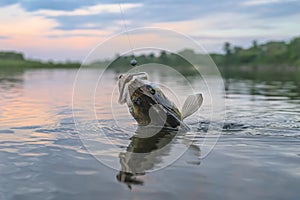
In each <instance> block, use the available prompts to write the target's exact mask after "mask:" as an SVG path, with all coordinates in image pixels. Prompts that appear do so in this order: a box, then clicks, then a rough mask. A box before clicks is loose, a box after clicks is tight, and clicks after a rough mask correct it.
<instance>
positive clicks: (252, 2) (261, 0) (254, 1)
mask: <svg viewBox="0 0 300 200" xmlns="http://www.w3.org/2000/svg"><path fill="white" fill-rule="evenodd" d="M289 2H297V0H248V1H245V2H242V3H241V5H244V6H260V5H266V4H275V3H289Z"/></svg>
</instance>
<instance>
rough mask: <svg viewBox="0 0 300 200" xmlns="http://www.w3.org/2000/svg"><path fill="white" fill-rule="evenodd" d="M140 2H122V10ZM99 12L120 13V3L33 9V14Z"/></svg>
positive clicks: (84, 13) (77, 14) (72, 14)
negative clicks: (71, 7) (70, 8)
mask: <svg viewBox="0 0 300 200" xmlns="http://www.w3.org/2000/svg"><path fill="white" fill-rule="evenodd" d="M140 6H142V4H140V3H137V4H122V10H123V11H124V10H125V11H126V10H128V9H132V8H136V7H140ZM100 13H118V14H120V5H119V4H96V5H92V6H84V7H81V8H77V9H75V10H68V11H65V10H49V9H42V10H38V11H35V12H34V14H37V15H43V16H49V17H57V16H85V15H91V16H92V15H96V14H100Z"/></svg>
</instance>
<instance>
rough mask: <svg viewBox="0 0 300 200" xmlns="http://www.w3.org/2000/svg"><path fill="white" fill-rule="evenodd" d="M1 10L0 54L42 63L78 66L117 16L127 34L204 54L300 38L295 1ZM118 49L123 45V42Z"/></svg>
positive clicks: (18, 0) (117, 28) (23, 4)
mask: <svg viewBox="0 0 300 200" xmlns="http://www.w3.org/2000/svg"><path fill="white" fill-rule="evenodd" d="M119 4H120V5H121V9H120V6H119ZM0 5H1V7H0V16H1V18H0V25H1V27H3V28H2V30H1V33H0V45H1V49H0V51H17V52H22V53H23V54H24V55H25V57H26V58H29V59H39V60H44V61H47V60H54V61H65V60H70V61H82V60H83V59H84V58H85V57H86V56H87V55H88V53H89V52H90V51H91V50H92V49H93V48H94V47H95V46H96V45H98V44H99V43H101V42H103V41H105V40H106V39H108V38H111V37H112V36H114V35H116V34H118V33H120V32H124V31H125V27H124V20H123V16H122V13H121V10H122V11H123V14H124V19H125V23H126V26H127V27H128V30H131V29H135V28H140V27H144V26H147V27H158V28H167V29H171V30H175V31H178V32H180V33H183V34H185V35H187V36H189V37H191V38H192V39H194V40H195V41H196V42H198V43H199V44H201V45H202V46H203V47H204V49H206V50H207V52H209V53H221V52H222V48H223V44H224V43H225V42H230V43H231V44H233V45H236V46H241V47H243V48H247V47H250V46H251V45H252V41H253V40H256V41H257V42H258V44H262V43H265V42H268V41H285V42H287V41H290V40H291V39H293V38H295V37H297V36H299V33H300V27H299V26H298V19H299V18H300V13H299V12H298V10H299V8H300V2H299V0H286V1H283V0H245V1H237V0H229V1H221V2H209V1H207V0H201V1H190V2H189V3H188V4H187V3H184V2H183V1H181V0H176V1H165V2H159V1H157V2H156V1H142V2H140V1H132V0H130V1H113V3H111V2H109V1H102V3H100V2H99V1H96V0H95V1H91V2H77V1H74V0H68V1H65V2H60V1H56V0H51V1H47V2H42V3H41V2H40V1H37V0H33V1H23V0H15V1H2V2H1V3H0ZM182 6H186V9H182ZM174 11H178V12H174ZM12 13H13V14H12ZM136 16H138V17H136ZM141 36H143V35H141ZM130 37H131V38H133V36H132V35H130ZM144 38H147V37H146V35H144ZM152 42H157V41H155V40H152ZM166 42H167V41H166ZM132 43H134V41H132ZM118 45H128V41H124V42H123V43H122V44H118ZM182 49H183V48H182ZM174 50H177V51H178V50H181V49H174ZM116 53H118V52H116ZM102 56H103V57H102V58H101V59H105V58H106V57H107V56H108V55H102Z"/></svg>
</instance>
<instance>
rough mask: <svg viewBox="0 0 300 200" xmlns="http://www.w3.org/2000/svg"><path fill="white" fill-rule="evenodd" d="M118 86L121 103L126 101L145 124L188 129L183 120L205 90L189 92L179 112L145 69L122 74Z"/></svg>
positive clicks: (192, 109)
mask: <svg viewBox="0 0 300 200" xmlns="http://www.w3.org/2000/svg"><path fill="white" fill-rule="evenodd" d="M118 87H119V93H120V95H119V103H120V104H125V103H126V104H127V106H128V108H129V112H130V113H131V115H132V116H133V118H134V119H135V120H136V121H137V123H138V124H139V125H144V126H148V125H150V126H151V125H152V126H162V127H166V128H178V127H181V128H183V129H185V130H189V127H188V125H187V124H185V123H184V122H183V120H184V119H185V118H187V117H188V116H190V115H192V114H193V113H195V112H196V111H197V110H198V109H199V108H200V106H201V104H202V102H203V97H202V94H200V93H199V94H192V95H189V96H188V97H187V99H186V100H185V102H184V104H183V107H182V110H181V112H180V111H179V109H178V108H177V107H176V105H175V104H174V103H173V102H172V101H170V100H169V99H168V98H167V97H166V96H165V94H164V93H163V92H162V90H161V89H160V88H159V87H158V86H157V85H156V84H154V83H152V82H150V81H149V80H148V74H147V73H146V72H140V73H128V74H121V75H120V76H119V80H118Z"/></svg>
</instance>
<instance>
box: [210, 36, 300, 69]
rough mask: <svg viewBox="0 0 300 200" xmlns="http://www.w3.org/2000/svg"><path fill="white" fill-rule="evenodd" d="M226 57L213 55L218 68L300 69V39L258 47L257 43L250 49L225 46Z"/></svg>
mask: <svg viewBox="0 0 300 200" xmlns="http://www.w3.org/2000/svg"><path fill="white" fill-rule="evenodd" d="M224 51H225V54H224V55H220V54H212V55H211V56H212V58H213V59H214V60H215V62H216V64H217V65H218V66H224V67H228V66H230V67H236V66H240V67H242V66H247V67H260V68H262V67H265V68H267V67H275V68H278V67H279V68H281V69H286V68H298V69H299V67H300V37H298V38H294V39H293V40H291V41H290V42H288V43H286V42H283V41H277V42H274V41H271V42H267V43H265V44H261V45H258V44H257V42H256V41H253V44H252V46H251V47H250V48H247V49H243V48H241V47H237V46H232V45H231V44H230V43H228V42H227V43H225V44H224Z"/></svg>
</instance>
